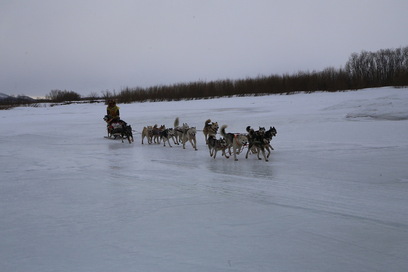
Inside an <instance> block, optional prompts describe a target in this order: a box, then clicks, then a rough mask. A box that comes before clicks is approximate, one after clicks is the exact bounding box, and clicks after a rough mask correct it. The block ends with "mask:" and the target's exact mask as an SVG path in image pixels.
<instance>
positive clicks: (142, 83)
mask: <svg viewBox="0 0 408 272" xmlns="http://www.w3.org/2000/svg"><path fill="white" fill-rule="evenodd" d="M407 26H408V1H407V0H247V1H241V0H144V1H138V0H112V1H108V0H69V1H68V0H66V1H65V0H64V1H59V0H32V1H30V0H0V92H2V93H6V94H11V95H21V94H25V95H31V96H34V97H36V96H45V95H46V94H48V93H49V92H50V91H51V90H54V89H59V90H69V91H75V92H77V93H80V94H81V95H88V94H90V93H97V94H100V93H101V91H105V90H111V91H112V90H116V91H117V92H118V91H120V90H121V89H122V88H125V87H138V86H139V87H149V86H154V85H163V84H174V83H181V82H186V83H187V82H192V81H198V80H203V81H211V80H219V79H227V78H228V79H242V78H247V77H256V76H259V75H271V74H284V73H289V74H292V73H296V72H298V71H313V70H316V71H320V70H323V69H324V68H327V67H335V68H340V67H342V66H344V64H345V63H346V62H347V60H348V58H349V56H350V55H351V54H352V53H354V52H356V53H359V52H361V51H362V50H366V51H377V50H379V49H388V48H389V49H393V48H398V47H404V46H408V34H407V33H408V32H407Z"/></svg>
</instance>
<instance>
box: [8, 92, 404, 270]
mask: <svg viewBox="0 0 408 272" xmlns="http://www.w3.org/2000/svg"><path fill="white" fill-rule="evenodd" d="M119 106H120V107H121V114H122V118H123V119H124V120H125V121H126V122H128V123H129V124H131V125H132V127H133V129H134V130H135V134H134V136H135V142H134V143H133V144H128V143H127V142H125V143H122V142H121V141H112V140H106V139H104V138H103V136H105V134H106V129H105V124H104V121H103V120H102V118H103V116H104V114H105V106H104V105H102V104H81V105H66V106H58V107H42V108H24V107H22V108H15V109H12V110H8V111H1V112H0V119H1V123H2V126H3V129H2V130H1V131H0V148H1V155H0V163H1V169H2V171H1V173H2V176H1V179H0V270H1V271H41V272H45V271H178V272H180V271H370V272H371V271H406V268H407V267H408V211H407V209H406V207H407V206H408V198H407V193H408V169H407V167H406V162H407V159H408V155H407V154H408V137H407V135H408V120H407V116H408V107H407V106H408V92H407V89H393V88H381V89H369V90H361V91H353V92H341V93H315V94H297V95H273V96H265V97H241V98H222V99H209V100H196V101H183V102H158V103H134V104H127V105H119ZM176 117H179V118H180V123H183V122H185V123H188V124H189V125H190V126H196V127H197V129H198V130H201V129H202V128H203V126H204V122H205V120H207V119H208V118H210V119H211V120H213V121H217V122H218V123H219V125H220V126H221V125H223V124H227V125H228V128H227V132H241V133H244V132H245V128H246V126H248V125H250V126H252V127H254V128H258V127H259V126H265V127H267V128H269V126H275V127H276V128H277V130H278V135H277V137H275V138H273V140H272V145H273V146H274V148H275V150H274V151H273V152H272V155H271V158H270V161H269V162H265V161H258V160H257V159H256V156H255V155H252V156H250V157H249V159H245V156H244V154H240V155H238V159H239V161H234V160H233V159H231V158H230V159H226V158H224V157H221V156H220V154H219V155H218V156H217V158H216V159H213V158H211V157H210V156H209V152H208V149H207V147H206V145H205V141H204V136H203V134H202V133H201V131H199V132H198V135H197V137H198V151H194V150H193V148H192V147H191V145H186V149H185V150H183V149H182V147H181V146H173V147H172V148H170V147H163V146H162V145H154V144H152V145H148V144H144V145H142V144H141V135H140V132H141V130H142V128H143V126H146V125H154V124H158V125H162V124H164V125H166V126H170V127H171V126H172V125H173V122H174V119H175V118H176Z"/></svg>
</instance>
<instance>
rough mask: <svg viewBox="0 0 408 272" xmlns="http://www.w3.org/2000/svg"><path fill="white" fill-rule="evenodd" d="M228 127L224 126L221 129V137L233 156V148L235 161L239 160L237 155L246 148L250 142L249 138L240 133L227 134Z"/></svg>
mask: <svg viewBox="0 0 408 272" xmlns="http://www.w3.org/2000/svg"><path fill="white" fill-rule="evenodd" d="M226 128H227V125H223V126H222V127H221V130H220V133H221V136H222V137H224V138H225V140H226V142H227V145H228V152H229V154H230V155H231V148H232V151H233V153H234V160H236V161H237V160H238V159H237V154H239V153H240V152H241V148H242V147H243V146H245V145H246V144H247V142H248V137H247V136H246V135H244V134H240V133H226V132H225V129H226Z"/></svg>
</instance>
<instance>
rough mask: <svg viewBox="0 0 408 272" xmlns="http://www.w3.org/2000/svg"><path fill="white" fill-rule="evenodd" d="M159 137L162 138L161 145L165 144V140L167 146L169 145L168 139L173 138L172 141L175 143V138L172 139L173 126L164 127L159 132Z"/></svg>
mask: <svg viewBox="0 0 408 272" xmlns="http://www.w3.org/2000/svg"><path fill="white" fill-rule="evenodd" d="M160 139H161V140H163V146H166V142H168V143H169V146H170V147H172V146H171V144H170V139H173V142H174V143H176V141H175V139H174V129H173V128H166V129H164V130H163V131H161V132H160Z"/></svg>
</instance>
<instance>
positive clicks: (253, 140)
mask: <svg viewBox="0 0 408 272" xmlns="http://www.w3.org/2000/svg"><path fill="white" fill-rule="evenodd" d="M246 130H247V132H248V150H247V153H246V155H245V158H246V159H248V154H249V152H250V151H252V153H256V154H257V156H258V160H260V159H261V158H260V157H259V154H260V153H261V152H262V155H263V157H264V159H265V161H268V158H267V157H266V155H265V144H266V143H267V141H266V140H265V128H259V130H257V131H255V130H253V129H252V128H251V127H250V126H247V128H246Z"/></svg>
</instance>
